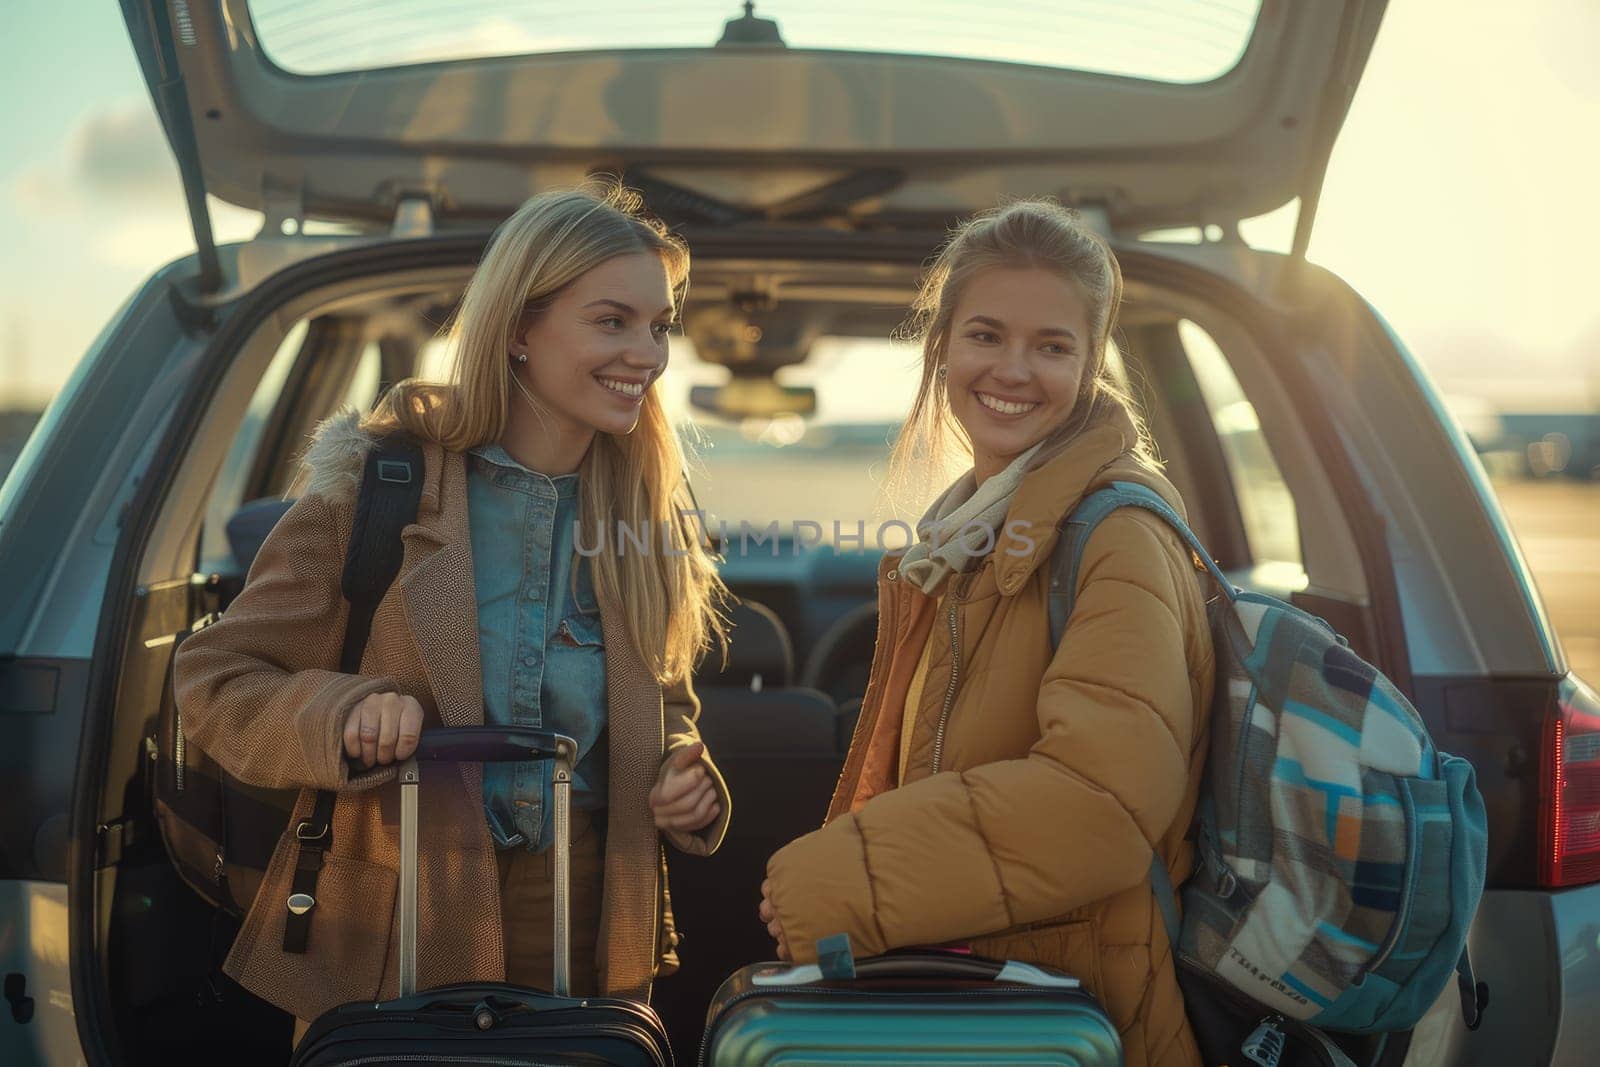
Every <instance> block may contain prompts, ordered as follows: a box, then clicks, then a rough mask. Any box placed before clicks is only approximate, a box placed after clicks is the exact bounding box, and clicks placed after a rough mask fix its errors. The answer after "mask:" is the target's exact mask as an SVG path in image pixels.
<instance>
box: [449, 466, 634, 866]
mask: <svg viewBox="0 0 1600 1067" xmlns="http://www.w3.org/2000/svg"><path fill="white" fill-rule="evenodd" d="M467 515H468V525H469V527H470V529H471V537H472V576H473V583H474V585H475V587H476V593H477V600H478V652H479V656H480V657H481V659H482V661H483V713H484V721H485V722H488V723H491V724H493V723H499V724H516V725H523V726H537V727H540V728H541V729H546V730H555V731H557V732H559V733H564V734H567V735H569V736H571V737H572V738H574V739H575V740H576V741H577V742H578V762H577V766H576V767H575V769H574V771H573V780H572V807H573V809H574V810H578V811H583V810H590V811H592V810H598V809H600V808H603V807H605V806H606V779H607V772H608V770H609V765H608V760H609V757H608V754H607V751H606V733H605V729H606V659H605V647H604V643H603V641H602V640H601V633H600V614H599V608H598V606H597V602H596V600H595V595H594V583H593V579H592V577H591V575H590V573H589V566H588V560H587V559H584V558H582V557H580V556H577V555H576V554H575V553H574V551H573V548H574V546H573V525H574V523H575V522H576V520H577V518H578V476H577V475H576V474H568V475H563V476H562V477H560V478H549V477H546V476H545V475H543V474H539V473H537V472H535V471H531V470H529V469H528V468H526V467H524V466H522V465H521V464H520V463H518V462H517V461H516V460H514V459H512V458H511V456H510V454H508V453H507V452H506V450H505V449H504V448H502V447H500V446H499V445H497V444H491V445H484V446H482V447H479V448H474V449H472V450H471V451H470V452H469V453H468V456H467ZM550 800H551V767H550V764H549V763H548V762H544V763H499V764H494V763H486V764H484V767H483V804H484V811H485V813H486V815H487V817H488V820H489V832H490V833H491V834H492V835H493V836H494V840H495V844H496V846H497V847H499V848H512V847H515V846H518V845H522V846H525V847H526V848H527V849H528V850H529V851H532V852H539V851H542V850H543V849H544V848H546V847H547V846H548V845H549V844H550V841H551V838H552V835H553V834H554V832H555V823H554V813H553V811H552V810H551V803H550Z"/></svg>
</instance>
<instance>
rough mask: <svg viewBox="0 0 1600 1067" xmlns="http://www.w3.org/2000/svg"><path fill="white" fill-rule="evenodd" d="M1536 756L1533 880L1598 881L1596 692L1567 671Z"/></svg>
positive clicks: (1599, 720)
mask: <svg viewBox="0 0 1600 1067" xmlns="http://www.w3.org/2000/svg"><path fill="white" fill-rule="evenodd" d="M1541 761H1542V768H1543V769H1542V771H1541V779H1540V786H1539V849H1540V851H1539V882H1540V884H1542V885H1544V886H1547V887H1549V888H1551V889H1559V888H1562V887H1564V886H1574V885H1585V884H1587V883H1590V882H1600V695H1597V694H1596V693H1595V691H1594V690H1593V689H1591V688H1589V686H1587V685H1585V684H1584V683H1583V682H1581V681H1579V680H1578V679H1577V678H1576V677H1573V676H1571V675H1568V677H1567V679H1566V681H1564V682H1563V683H1562V685H1561V696H1560V700H1559V703H1558V705H1557V708H1556V714H1555V716H1554V717H1553V718H1552V719H1551V721H1550V722H1549V723H1548V724H1546V726H1545V733H1544V751H1543V753H1542V754H1541Z"/></svg>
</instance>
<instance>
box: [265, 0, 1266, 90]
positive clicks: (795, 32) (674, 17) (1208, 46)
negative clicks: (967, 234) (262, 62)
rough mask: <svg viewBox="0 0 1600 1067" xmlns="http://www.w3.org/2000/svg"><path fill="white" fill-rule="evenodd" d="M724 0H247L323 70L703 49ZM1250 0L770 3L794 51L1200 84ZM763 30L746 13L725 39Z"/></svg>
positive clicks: (307, 65)
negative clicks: (979, 62) (664, 0)
mask: <svg viewBox="0 0 1600 1067" xmlns="http://www.w3.org/2000/svg"><path fill="white" fill-rule="evenodd" d="M744 6H747V5H741V4H738V3H731V2H727V0H710V2H707V0H680V2H678V3H672V4H661V3H643V2H641V0H590V2H587V3H576V4H575V3H570V2H566V0H562V2H541V0H479V2H476V3H471V4H463V3H461V0H379V2H374V0H249V7H250V16H251V20H252V22H253V23H254V24H255V29H256V35H257V39H258V40H259V41H260V43H261V47H262V49H263V50H264V51H265V53H266V54H267V56H268V57H270V58H271V60H272V61H273V62H274V63H276V64H277V65H278V66H279V67H282V68H283V69H285V70H288V71H292V72H294V73H296V74H331V73H336V72H348V71H358V70H369V69H374V68H378V67H396V66H410V65H413V64H419V63H434V62H444V61H449V60H459V59H477V58H481V57H485V56H508V55H537V54H540V53H550V52H584V51H596V50H601V51H612V50H618V49H643V48H649V49H661V48H707V47H711V46H714V45H716V44H717V43H718V41H719V40H720V39H721V38H722V37H723V35H724V26H725V24H727V23H729V22H730V20H738V19H739V18H740V16H741V15H742V13H743V7H744ZM1260 6H1261V0H1031V2H1017V0H1011V2H1006V0H999V2H992V3H985V2H979V0H869V2H867V3H862V2H860V0H773V2H767V3H758V4H755V5H754V8H755V11H754V18H756V19H765V20H770V21H772V22H776V24H777V29H776V32H777V34H778V35H779V36H780V37H781V39H782V41H783V43H784V44H786V45H787V46H788V47H790V48H795V49H813V50H835V51H837V50H843V51H850V52H875V53H902V54H916V55H930V56H950V57H954V58H961V59H986V60H998V61H1001V62H1007V63H1025V64H1031V65H1038V66H1045V67H1057V68H1062V69H1074V70H1083V71H1092V72H1095V73H1100V74H1115V75H1122V76H1125V77H1132V78H1141V79H1145V80H1150V81H1161V82H1175V83H1194V82H1206V81H1211V80H1213V79H1215V78H1218V77H1220V76H1221V75H1223V74H1226V73H1227V72H1228V71H1230V70H1232V69H1233V67H1234V65H1235V64H1237V63H1238V61H1239V58H1240V57H1241V56H1242V55H1243V54H1244V50H1245V46H1246V45H1247V44H1248V43H1249V40H1250V34H1251V31H1252V29H1253V27H1254V26H1255V21H1256V14H1257V11H1258V10H1259V9H1260ZM752 29H754V30H755V33H754V36H757V37H760V36H762V35H763V33H764V32H765V28H763V27H754V26H753V25H752V24H751V23H750V22H749V21H748V20H746V21H744V22H739V23H738V24H737V25H735V26H734V27H733V34H732V35H733V36H735V37H739V36H743V37H748V36H750V35H751V33H750V31H751V30H752Z"/></svg>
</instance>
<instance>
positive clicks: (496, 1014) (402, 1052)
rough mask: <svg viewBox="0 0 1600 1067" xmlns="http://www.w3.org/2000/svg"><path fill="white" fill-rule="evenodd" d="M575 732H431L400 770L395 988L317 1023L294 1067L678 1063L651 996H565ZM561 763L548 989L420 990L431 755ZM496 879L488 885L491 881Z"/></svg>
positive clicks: (660, 1066)
mask: <svg viewBox="0 0 1600 1067" xmlns="http://www.w3.org/2000/svg"><path fill="white" fill-rule="evenodd" d="M576 750H577V746H576V744H575V743H574V742H573V741H572V739H571V738H568V737H563V736H560V735H558V734H553V733H550V732H548V731H544V730H533V729H529V728H526V727H481V728H469V729H445V730H430V731H425V732H424V733H423V735H422V740H421V742H420V744H419V746H418V748H417V753H416V755H415V756H413V757H412V758H411V759H410V760H408V761H407V762H406V763H405V764H404V765H403V766H402V767H401V770H400V894H399V896H400V900H399V909H398V910H399V927H400V930H399V933H400V996H399V997H398V998H396V999H394V1000H390V1001H385V1002H382V1003H377V1004H372V1003H366V1002H362V1003H356V1004H345V1005H343V1006H341V1007H338V1008H335V1009H333V1010H332V1011H330V1012H328V1013H327V1014H326V1015H324V1016H322V1018H320V1019H318V1020H317V1021H316V1022H315V1023H313V1024H312V1026H311V1029H310V1030H308V1031H307V1032H306V1035H305V1037H304V1039H303V1040H302V1041H301V1042H300V1046H299V1048H297V1049H296V1050H295V1055H294V1059H293V1061H292V1064H293V1067H355V1065H357V1064H359V1065H361V1067H382V1065H386V1064H394V1065H397V1067H398V1065H402V1064H403V1065H405V1067H419V1065H427V1064H449V1065H450V1067H470V1065H473V1064H482V1065H493V1067H518V1065H523V1064H526V1065H529V1067H532V1065H540V1067H546V1065H548V1067H557V1065H567V1064H624V1065H630V1067H631V1065H635V1064H637V1065H640V1067H671V1064H672V1052H671V1049H670V1046H669V1045H668V1043H667V1035H666V1031H665V1030H664V1029H662V1026H661V1020H660V1019H659V1018H657V1017H656V1013H655V1012H654V1011H652V1010H651V1009H650V1007H649V1006H648V1005H646V1004H641V1003H638V1002H637V1001H632V1000H621V999H614V998H609V997H585V998H577V997H570V996H567V995H566V994H567V990H568V982H569V977H570V973H569V972H570V969H571V951H572V939H571V930H570V929H569V928H568V915H569V912H568V906H569V905H568V897H569V893H570V890H571V883H570V871H569V869H568V862H569V854H568V845H569V841H570V834H571V826H570V809H569V804H570V803H571V793H572V764H573V759H574V756H575V754H576ZM534 759H550V760H553V761H554V762H555V773H554V780H555V834H556V840H555V843H554V845H553V846H552V847H553V848H555V849H556V850H557V851H556V853H555V861H556V862H555V868H556V871H555V881H556V884H555V903H556V907H555V938H556V940H555V950H556V951H555V974H554V976H553V977H554V982H553V985H552V988H553V989H554V992H553V993H546V992H543V991H541V990H538V989H529V988H527V987H525V986H515V985H507V984H497V983H474V984H468V985H453V986H444V987H442V988H439V989H431V990H428V991H426V992H422V993H418V992H417V991H416V983H417V789H418V782H419V776H420V764H422V763H428V762H439V761H448V762H461V761H468V762H484V763H495V762H506V761H520V760H534ZM489 888H490V889H492V887H489Z"/></svg>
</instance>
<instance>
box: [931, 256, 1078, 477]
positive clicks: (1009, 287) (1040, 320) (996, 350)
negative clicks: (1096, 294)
mask: <svg viewBox="0 0 1600 1067" xmlns="http://www.w3.org/2000/svg"><path fill="white" fill-rule="evenodd" d="M1091 337H1092V334H1091V333H1090V309H1089V303H1088V300H1087V299H1086V298H1085V297H1084V294H1083V291H1082V289H1081V288H1080V287H1079V285H1078V283H1077V282H1075V281H1073V280H1072V279H1070V278H1066V277H1063V276H1062V275H1060V274H1057V273H1055V272H1053V271H1049V270H1044V269H1041V268H1037V267H990V268H989V269H987V270H984V271H982V272H980V273H978V274H976V275H974V276H973V278H972V279H971V281H969V282H968V283H967V284H966V286H965V287H964V288H963V289H962V291H961V293H960V295H959V297H958V298H957V299H956V303H955V308H954V311H953V313H952V315H951V318H950V334H949V341H948V342H947V343H946V347H945V358H946V362H947V364H948V366H949V368H950V369H949V374H948V377H947V378H946V379H945V387H946V391H947V393H948V395H949V398H950V410H951V413H952V414H954V415H955V417H956V419H957V421H959V422H960V423H961V425H962V427H963V428H964V429H965V430H966V432H967V436H968V437H969V438H970V439H971V441H972V452H973V465H974V469H975V472H976V475H977V478H978V481H979V483H980V484H981V483H982V482H983V481H984V480H985V479H987V478H988V477H990V476H991V475H994V474H997V473H999V472H1000V471H1002V470H1004V469H1005V467H1006V465H1007V464H1009V463H1010V462H1011V461H1012V460H1013V459H1015V458H1016V457H1017V456H1018V455H1020V454H1021V453H1023V452H1025V451H1027V450H1028V449H1029V448H1031V447H1033V446H1034V445H1035V444H1037V443H1039V442H1040V441H1042V440H1044V438H1045V437H1047V436H1049V434H1050V433H1051V431H1053V430H1055V429H1056V428H1057V427H1059V426H1060V425H1061V424H1062V423H1063V422H1065V421H1066V419H1067V417H1068V416H1069V415H1071V414H1072V409H1073V406H1074V404H1075V403H1076V401H1077V397H1078V389H1079V386H1080V385H1081V384H1082V382H1083V376H1084V374H1085V373H1087V370H1088V367H1089V365H1090V357H1091V353H1090V344H1091V341H1090V338H1091Z"/></svg>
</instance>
